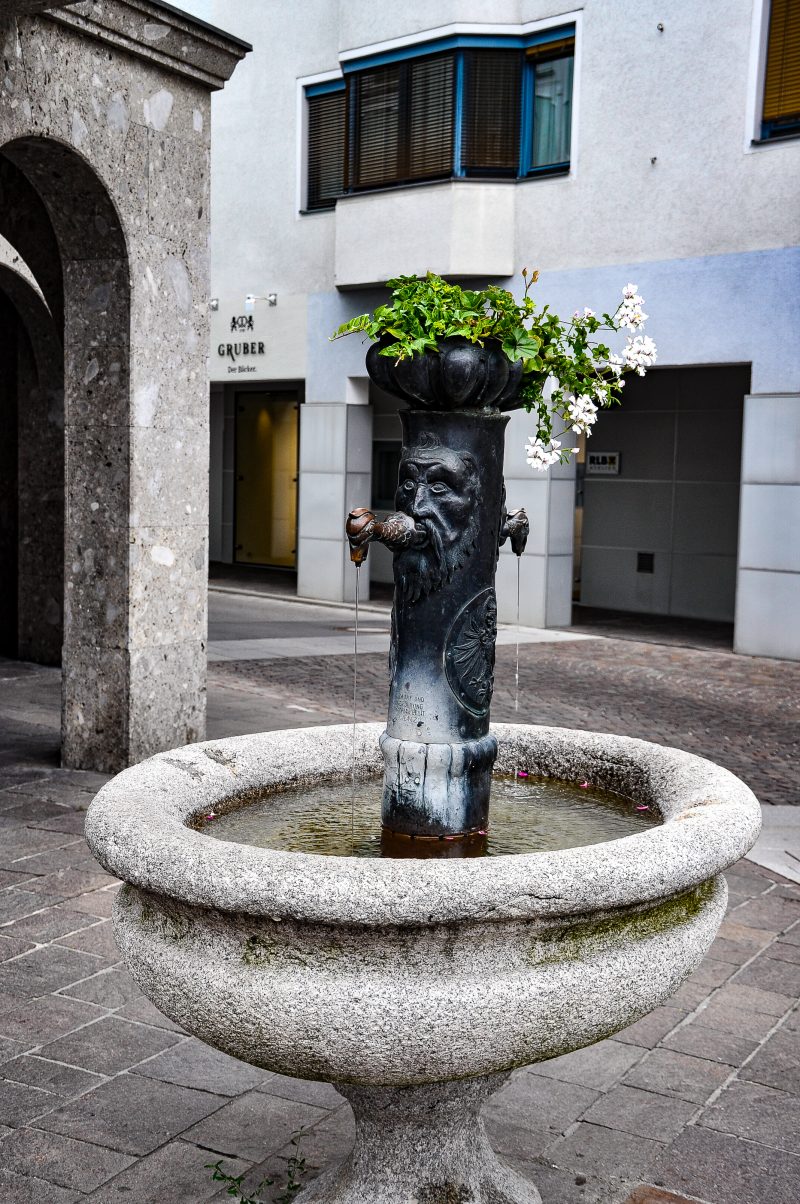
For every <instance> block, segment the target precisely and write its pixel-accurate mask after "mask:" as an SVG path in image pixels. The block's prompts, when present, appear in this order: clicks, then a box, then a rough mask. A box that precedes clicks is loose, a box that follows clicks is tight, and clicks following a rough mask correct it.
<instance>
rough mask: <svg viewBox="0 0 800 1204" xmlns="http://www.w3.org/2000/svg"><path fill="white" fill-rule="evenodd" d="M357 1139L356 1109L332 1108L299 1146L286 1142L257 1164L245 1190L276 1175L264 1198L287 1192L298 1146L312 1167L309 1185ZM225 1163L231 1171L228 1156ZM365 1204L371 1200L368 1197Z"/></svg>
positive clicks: (306, 1177)
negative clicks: (288, 1164)
mask: <svg viewBox="0 0 800 1204" xmlns="http://www.w3.org/2000/svg"><path fill="white" fill-rule="evenodd" d="M354 1140H355V1123H354V1121H353V1113H352V1111H351V1110H350V1108H349V1107H339V1108H337V1109H336V1111H335V1112H331V1113H330V1114H329V1115H327V1116H325V1117H323V1119H322V1120H319V1121H317V1123H316V1124H315V1125H313V1126H312V1127H311V1128H310V1129H307V1130H305V1131H304V1132H303V1133H302V1135H301V1136H300V1138H299V1143H298V1145H297V1146H294V1145H291V1144H286V1145H284V1146H282V1148H281V1149H280V1150H278V1151H277V1152H276V1153H274V1154H272V1155H271V1156H270V1157H269V1158H267V1159H264V1160H263V1161H260V1162H258V1163H257V1164H256V1165H255V1166H253V1167H252V1168H251V1170H250V1171H249V1172H248V1173H247V1175H246V1176H245V1178H244V1181H243V1184H242V1186H243V1188H244V1189H245V1191H250V1192H252V1191H254V1190H255V1188H256V1187H257V1186H258V1184H259V1183H261V1182H262V1181H263V1180H264V1179H265V1178H266V1179H273V1180H274V1183H273V1185H272V1188H271V1189H266V1190H265V1192H264V1198H265V1199H267V1200H271V1199H273V1198H274V1197H275V1196H276V1195H280V1194H283V1193H284V1192H285V1190H286V1159H287V1158H289V1157H291V1156H292V1155H293V1154H296V1153H297V1152H298V1150H299V1156H300V1157H302V1158H305V1160H306V1166H307V1168H308V1173H307V1174H306V1175H304V1176H303V1180H302V1181H303V1185H304V1186H306V1185H307V1184H309V1183H311V1182H313V1180H314V1179H316V1178H317V1176H318V1175H319V1173H320V1171H321V1170H324V1169H325V1168H326V1167H328V1166H330V1165H331V1164H332V1163H335V1162H340V1161H341V1160H342V1159H343V1158H345V1157H346V1156H347V1155H348V1154H349V1153H350V1150H351V1149H352V1148H353V1141H354ZM205 1161H206V1162H209V1161H213V1159H211V1158H208V1157H206V1159H205ZM223 1166H224V1169H225V1170H226V1171H227V1172H228V1174H231V1173H232V1172H231V1170H230V1159H228V1158H226V1159H224V1162H223ZM212 1199H213V1200H215V1201H217V1200H224V1199H227V1200H230V1196H226V1195H225V1193H224V1189H223V1190H221V1191H220V1192H219V1194H218V1195H215V1196H213V1197H212ZM365 1204H367V1202H366V1201H365Z"/></svg>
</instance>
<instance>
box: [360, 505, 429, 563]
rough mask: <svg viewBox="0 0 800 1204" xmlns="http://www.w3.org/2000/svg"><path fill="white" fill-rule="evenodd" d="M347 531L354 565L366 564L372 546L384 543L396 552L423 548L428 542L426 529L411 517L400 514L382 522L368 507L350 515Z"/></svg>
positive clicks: (363, 507) (399, 512)
mask: <svg viewBox="0 0 800 1204" xmlns="http://www.w3.org/2000/svg"><path fill="white" fill-rule="evenodd" d="M345 531H346V532H347V539H348V542H349V544H350V559H351V560H352V562H353V564H363V563H364V561H365V560H366V559H367V552H368V551H369V545H370V544H371V543H374V542H377V543H382V544H384V546H385V547H387V548H389V549H390V550H391V551H393V552H395V551H399V550H400V549H401V548H409V547H413V546H415V545H418V544H422V543H424V542H425V540H426V539H427V533H426V531H425V528H424V527H421V526H419V525H418V524H417V523H415V522H414V520H413V518H411V516H410V515H408V514H403V513H402V512H401V511H398V512H397V513H396V514H390V515H389V516H388V518H385V519H382V520H381V519H379V518H376V517H375V515H374V514H373V512H372V511H371V510H368V509H367V508H366V506H359V507H358V508H357V509H355V510H351V511H350V513H349V514H348V516H347V523H346V524H345Z"/></svg>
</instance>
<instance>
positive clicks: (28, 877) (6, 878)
mask: <svg viewBox="0 0 800 1204" xmlns="http://www.w3.org/2000/svg"><path fill="white" fill-rule="evenodd" d="M31 881H33V878H32V874H31V873H30V872H28V873H25V871H24V870H0V890H5V888H6V887H7V886H21V885H22V884H23V883H28V882H31Z"/></svg>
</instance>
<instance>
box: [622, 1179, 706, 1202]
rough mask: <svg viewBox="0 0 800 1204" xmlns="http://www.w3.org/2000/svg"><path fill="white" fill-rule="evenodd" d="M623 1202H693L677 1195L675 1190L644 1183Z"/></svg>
mask: <svg viewBox="0 0 800 1204" xmlns="http://www.w3.org/2000/svg"><path fill="white" fill-rule="evenodd" d="M622 1204H692V1201H691V1200H689V1199H688V1197H686V1196H676V1195H675V1192H673V1191H664V1190H663V1189H662V1188H660V1187H650V1186H649V1185H648V1184H646V1183H643V1184H642V1185H641V1186H640V1187H637V1188H636V1190H635V1191H632V1192H631V1194H630V1195H629V1196H628V1198H627V1199H626V1200H623V1202H622Z"/></svg>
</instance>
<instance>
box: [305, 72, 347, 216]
mask: <svg viewBox="0 0 800 1204" xmlns="http://www.w3.org/2000/svg"><path fill="white" fill-rule="evenodd" d="M344 130H345V93H344V88H341V89H339V91H336V92H325V93H323V94H322V95H321V96H309V97H308V195H307V198H306V207H307V208H308V209H330V208H331V207H332V206H333V205H334V204H335V202H336V198H337V197H338V196H341V195H342V187H343V184H344V141H345V139H344Z"/></svg>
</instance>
